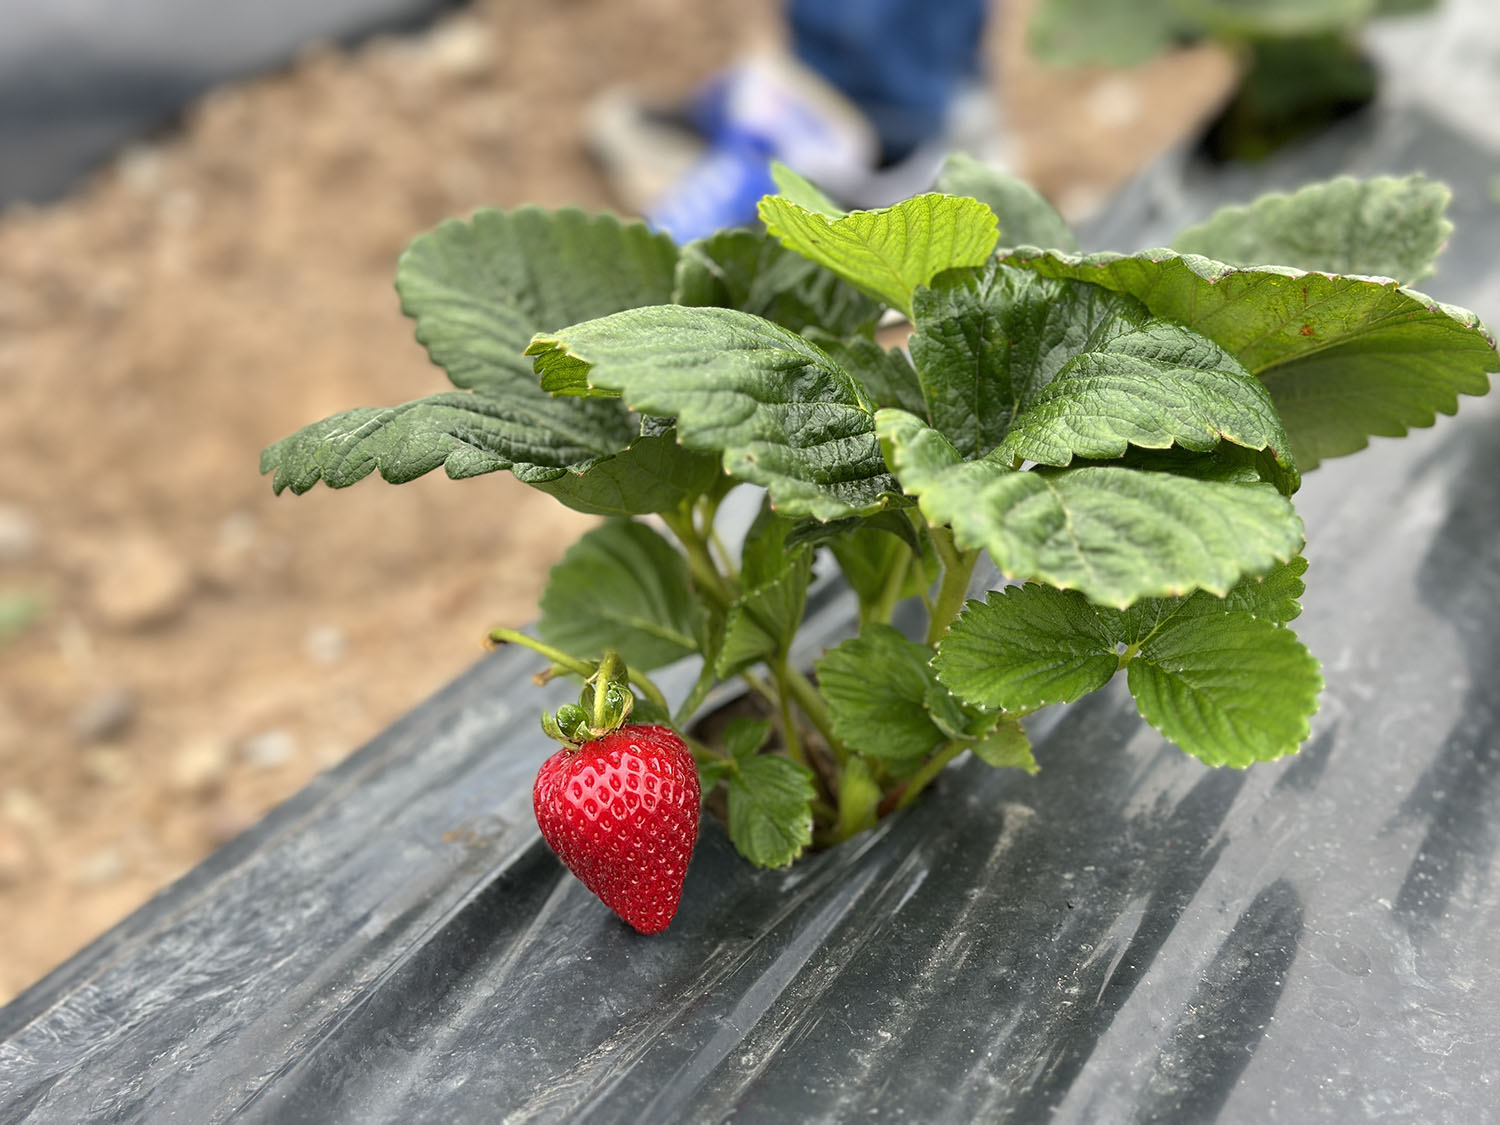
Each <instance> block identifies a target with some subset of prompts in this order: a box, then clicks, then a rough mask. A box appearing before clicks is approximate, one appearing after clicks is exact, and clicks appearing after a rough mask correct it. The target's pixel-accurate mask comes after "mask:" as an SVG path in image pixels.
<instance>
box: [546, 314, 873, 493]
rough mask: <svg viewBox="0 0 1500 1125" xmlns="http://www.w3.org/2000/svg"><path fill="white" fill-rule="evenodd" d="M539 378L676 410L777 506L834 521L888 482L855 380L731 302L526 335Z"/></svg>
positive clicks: (639, 405)
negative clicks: (728, 305)
mask: <svg viewBox="0 0 1500 1125" xmlns="http://www.w3.org/2000/svg"><path fill="white" fill-rule="evenodd" d="M526 351H527V354H528V355H533V356H536V357H537V359H536V369H537V372H538V373H539V374H540V375H541V377H542V386H543V387H544V388H545V389H547V390H550V391H553V392H555V393H563V394H580V393H583V394H587V393H590V392H595V391H597V390H600V389H602V390H604V391H605V392H606V393H618V394H623V395H624V397H625V400H626V402H627V403H628V404H629V406H630V408H631V409H633V410H639V411H642V412H644V413H649V414H659V415H665V416H670V417H675V418H676V419H677V432H678V436H679V439H680V440H681V441H682V443H683V444H684V445H686V446H688V448H690V449H697V450H703V451H718V452H720V453H721V455H722V458H723V465H724V469H725V471H726V472H728V473H729V474H730V475H731V476H734V477H737V478H739V479H741V480H747V481H750V482H752V483H754V484H760V485H763V486H765V488H766V490H767V491H768V493H769V494H770V497H771V502H772V503H773V504H774V505H775V506H776V507H777V509H778V510H780V511H782V512H784V513H785V514H787V515H811V516H815V517H816V518H818V519H836V518H838V517H840V516H848V515H859V514H864V513H868V512H873V511H876V510H878V509H880V508H882V507H884V506H885V505H886V503H887V497H888V496H889V494H891V493H892V492H893V491H894V483H893V482H892V481H891V478H890V476H889V475H888V474H887V473H886V471H885V465H884V463H883V462H882V461H881V458H880V449H879V445H878V443H877V442H876V439H875V427H874V419H873V418H872V416H871V408H870V405H869V403H868V401H867V400H866V399H865V398H864V396H863V394H862V392H861V391H860V389H859V387H858V384H856V383H855V382H854V380H853V379H851V378H850V376H849V375H848V373H847V372H845V371H844V370H843V369H842V368H840V367H839V366H838V365H837V364H836V363H834V362H833V361H832V360H831V359H829V358H828V356H827V355H826V354H824V353H823V352H822V351H821V350H819V349H818V348H816V347H815V346H813V345H812V344H810V343H808V342H807V341H806V340H804V339H802V337H800V336H797V335H795V334H794V333H791V332H788V331H787V330H786V329H784V328H781V327H778V326H777V325H774V324H772V323H770V322H769V321H767V320H763V319H761V318H760V317H757V316H753V315H751V314H749V313H743V312H739V311H737V310H734V309H717V308H702V309H688V308H681V307H678V306H675V305H666V306H662V307H660V308H652V309H632V310H630V311H628V312H622V313H616V314H614V315H613V316H607V317H603V318H602V319H599V320H591V321H588V322H586V323H583V324H575V325H573V326H572V327H571V328H566V329H564V330H562V331H561V332H557V333H554V334H552V335H550V336H538V337H537V338H536V339H535V340H533V341H532V343H531V345H530V347H528V348H527V349H526Z"/></svg>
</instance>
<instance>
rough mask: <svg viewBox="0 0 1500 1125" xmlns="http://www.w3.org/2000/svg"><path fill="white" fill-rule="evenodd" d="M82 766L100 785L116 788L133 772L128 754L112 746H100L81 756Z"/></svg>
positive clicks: (127, 779)
mask: <svg viewBox="0 0 1500 1125" xmlns="http://www.w3.org/2000/svg"><path fill="white" fill-rule="evenodd" d="M83 768H84V769H85V770H87V771H88V775H89V776H90V777H91V778H93V779H94V781H96V782H98V783H99V784H100V785H107V786H109V787H111V788H118V787H119V786H121V785H124V784H125V783H126V782H128V781H129V780H130V779H131V777H132V776H133V775H134V773H135V767H134V765H133V764H132V763H131V760H130V755H129V754H127V753H125V751H123V750H119V749H116V748H115V747H112V746H100V747H97V748H96V749H93V750H90V751H88V753H86V754H84V756H83Z"/></svg>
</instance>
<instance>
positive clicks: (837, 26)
mask: <svg viewBox="0 0 1500 1125" xmlns="http://www.w3.org/2000/svg"><path fill="white" fill-rule="evenodd" d="M987 7H988V4H987V2H986V0H787V20H788V22H789V23H790V25H791V31H792V50H793V51H794V52H795V53H796V55H797V57H798V58H799V59H801V60H802V62H803V63H804V64H806V65H807V66H809V67H811V68H812V69H813V70H815V71H817V72H818V73H819V74H821V75H822V76H823V77H824V78H826V79H827V80H828V81H829V82H831V83H832V84H833V85H834V86H836V87H838V88H839V89H840V90H842V91H843V92H844V94H845V95H846V96H847V97H848V98H849V99H850V100H851V101H853V102H854V104H855V105H857V106H858V107H859V108H860V109H861V110H863V111H864V113H865V115H866V116H868V117H869V118H870V120H871V121H872V122H874V124H875V129H876V132H877V133H878V134H879V136H880V140H881V144H882V146H883V148H884V155H885V158H886V159H887V160H893V159H898V158H900V157H901V156H903V155H905V154H906V153H907V152H909V151H911V149H913V148H915V147H916V146H917V145H918V144H920V143H921V142H922V141H924V140H926V139H928V138H929V137H933V136H936V135H937V134H938V133H939V132H941V130H942V128H943V119H944V115H945V113H946V112H947V109H948V106H949V105H950V104H951V103H952V101H953V98H954V95H955V94H956V93H957V91H958V90H959V88H960V86H961V85H962V84H963V83H965V82H967V81H969V80H971V79H973V78H975V77H977V76H978V75H979V72H980V47H981V45H982V38H983V34H984V24H985V16H986V9H987Z"/></svg>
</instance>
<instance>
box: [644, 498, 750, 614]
mask: <svg viewBox="0 0 1500 1125" xmlns="http://www.w3.org/2000/svg"><path fill="white" fill-rule="evenodd" d="M661 518H662V522H663V523H665V524H666V525H667V527H668V528H669V529H670V530H671V532H672V534H673V535H675V536H677V541H678V542H679V543H681V544H682V549H683V550H684V551H685V552H686V553H687V564H688V571H689V572H690V573H691V574H692V576H693V581H694V582H696V583H697V585H698V587H699V589H701V590H702V591H703V593H704V595H705V596H707V597H708V598H709V599H710V600H711V601H713V602H714V604H716V605H717V606H718V607H719V608H720V609H728V608H729V606H730V605H731V604H732V603H733V601H734V592H733V590H732V589H731V588H730V587H729V585H728V583H727V582H726V581H725V579H724V576H723V575H722V574H721V573H719V568H718V567H717V566H715V565H714V560H713V556H712V555H711V554H709V551H708V541H707V540H706V539H704V538H703V536H702V535H701V534H699V532H698V529H697V527H696V526H694V524H693V516H692V512H691V511H690V510H685V511H680V512H662V513H661Z"/></svg>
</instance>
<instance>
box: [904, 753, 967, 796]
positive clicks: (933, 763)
mask: <svg viewBox="0 0 1500 1125" xmlns="http://www.w3.org/2000/svg"><path fill="white" fill-rule="evenodd" d="M968 748H969V743H968V742H967V741H963V742H950V743H948V744H947V745H946V746H944V747H943V748H942V749H941V750H939V751H938V752H937V753H936V754H934V755H933V756H932V757H930V758H928V759H927V761H926V762H925V763H924V764H923V766H922V768H921V769H919V770H918V771H917V772H916V773H914V774H912V775H911V778H910V779H909V780H908V781H907V783H906V788H904V789H903V790H902V791H901V796H900V798H899V799H898V800H897V801H896V807H897V808H898V809H904V808H906V806H907V805H909V804H911V803H912V802H913V801H915V800H916V799H917V798H918V797H919V796H921V793H922V790H924V789H926V788H927V786H928V785H929V784H931V782H932V780H933V778H935V777H937V775H938V774H940V773H942V772H943V770H944V769H945V768H946V767H947V765H948V763H949V762H951V761H953V759H954V758H956V757H958V756H959V755H960V754H962V753H963V752H964V751H965V750H967V749H968Z"/></svg>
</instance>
